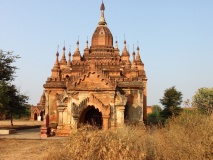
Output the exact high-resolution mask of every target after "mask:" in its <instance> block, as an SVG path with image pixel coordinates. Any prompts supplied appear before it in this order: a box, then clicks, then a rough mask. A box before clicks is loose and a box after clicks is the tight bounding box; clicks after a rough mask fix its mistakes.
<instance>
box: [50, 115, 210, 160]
mask: <svg viewBox="0 0 213 160" xmlns="http://www.w3.org/2000/svg"><path fill="white" fill-rule="evenodd" d="M47 159H64V160H66V159H73V160H77V159H88V160H90V159H91V160H95V159H111V160H114V159H122V160H125V159H128V160H131V159H148V160H152V159H153V160H154V159H156V160H173V159H175V160H176V159H177V160H181V159H183V160H186V159H187V160H190V159H192V160H194V159H196V160H203V159H213V123H212V119H211V118H210V117H207V116H203V115H200V114H198V113H184V114H183V115H182V116H180V117H177V118H174V119H170V120H169V122H168V123H167V124H166V126H165V127H152V128H144V127H124V128H119V129H114V130H108V131H96V130H95V131H91V130H90V128H89V127H87V126H86V127H83V128H81V129H80V130H79V132H77V133H75V134H73V135H72V136H71V137H70V139H69V141H68V142H67V144H66V146H65V147H64V148H57V149H56V148H55V149H52V151H51V152H50V153H49V155H48V156H47Z"/></svg>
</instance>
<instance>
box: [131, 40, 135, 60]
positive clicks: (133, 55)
mask: <svg viewBox="0 0 213 160" xmlns="http://www.w3.org/2000/svg"><path fill="white" fill-rule="evenodd" d="M132 57H133V62H134V61H135V47H134V44H133V53H132Z"/></svg>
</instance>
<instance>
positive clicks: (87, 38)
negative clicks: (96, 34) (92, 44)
mask: <svg viewBox="0 0 213 160" xmlns="http://www.w3.org/2000/svg"><path fill="white" fill-rule="evenodd" d="M86 49H88V37H87V41H86Z"/></svg>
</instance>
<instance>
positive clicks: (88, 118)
mask: <svg viewBox="0 0 213 160" xmlns="http://www.w3.org/2000/svg"><path fill="white" fill-rule="evenodd" d="M79 122H80V123H84V124H89V125H92V126H96V127H98V128H99V129H102V124H103V118H102V113H101V112H99V110H98V109H96V108H95V107H94V106H88V107H87V108H86V109H85V110H84V111H83V112H82V114H81V117H80V119H79Z"/></svg>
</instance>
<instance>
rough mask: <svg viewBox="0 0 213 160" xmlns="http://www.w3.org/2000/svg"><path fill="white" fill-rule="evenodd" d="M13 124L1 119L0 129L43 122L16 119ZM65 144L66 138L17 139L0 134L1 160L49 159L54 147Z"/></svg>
mask: <svg viewBox="0 0 213 160" xmlns="http://www.w3.org/2000/svg"><path fill="white" fill-rule="evenodd" d="M13 124H14V125H13V127H11V125H10V121H8V120H6V121H0V129H1V128H7V129H9V128H15V129H24V128H30V127H35V126H39V125H41V124H42V122H38V121H22V120H14V123H13ZM10 137H13V136H10ZM29 137H30V136H29ZM65 145H66V140H64V139H30V138H29V139H16V138H3V136H0V160H19V159H22V160H23V159H27V160H28V159H32V160H40V159H47V158H46V157H47V155H48V154H49V152H50V151H51V150H52V149H54V148H55V147H57V148H62V147H63V146H65Z"/></svg>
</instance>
